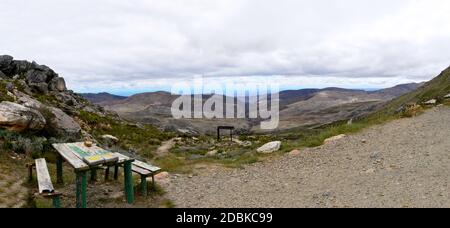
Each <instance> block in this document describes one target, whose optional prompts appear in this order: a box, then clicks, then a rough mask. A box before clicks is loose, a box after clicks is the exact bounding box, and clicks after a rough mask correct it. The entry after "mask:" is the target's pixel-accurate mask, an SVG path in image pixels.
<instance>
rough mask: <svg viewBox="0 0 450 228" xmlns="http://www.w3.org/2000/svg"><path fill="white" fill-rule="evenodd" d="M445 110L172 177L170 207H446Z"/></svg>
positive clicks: (448, 128)
mask: <svg viewBox="0 0 450 228" xmlns="http://www.w3.org/2000/svg"><path fill="white" fill-rule="evenodd" d="M449 136H450V108H448V107H440V108H435V109H432V110H429V111H427V112H426V113H425V114H423V115H421V116H419V117H415V118H411V119H401V120H396V121H393V122H390V123H387V124H385V125H380V126H375V127H372V128H370V129H367V130H364V131H363V132H361V133H358V134H355V135H350V136H348V137H346V138H344V139H341V140H339V141H336V142H332V143H329V144H327V145H324V146H321V147H318V148H311V149H303V150H301V153H300V155H286V156H283V157H280V158H275V159H272V160H270V161H265V162H261V163H256V164H253V165H249V166H247V167H246V168H244V169H234V170H230V169H222V168H215V169H212V170H208V171H204V172H201V173H200V174H199V175H198V176H194V177H192V176H191V178H190V177H188V176H173V177H172V180H171V183H170V184H169V185H168V186H167V192H168V193H167V194H168V197H169V198H170V199H171V200H173V202H174V203H175V205H176V206H177V207H227V208H228V207H232V208H235V207H237V208H241V207H450V197H449V196H450V191H449V190H450V189H449V183H450V176H449V174H450V140H449Z"/></svg>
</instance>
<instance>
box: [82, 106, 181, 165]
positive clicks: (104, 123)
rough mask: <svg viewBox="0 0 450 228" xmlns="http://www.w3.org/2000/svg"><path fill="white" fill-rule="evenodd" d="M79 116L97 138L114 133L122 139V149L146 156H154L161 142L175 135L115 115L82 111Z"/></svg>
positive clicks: (120, 143)
mask: <svg viewBox="0 0 450 228" xmlns="http://www.w3.org/2000/svg"><path fill="white" fill-rule="evenodd" d="M78 118H79V119H80V120H82V121H83V122H84V123H86V124H87V126H88V128H89V129H90V130H89V129H88V130H89V133H90V134H92V136H93V137H94V138H96V139H97V140H102V139H101V136H102V135H113V136H115V137H118V138H119V139H120V141H119V147H120V148H121V149H123V150H132V151H136V152H138V153H139V154H140V155H141V156H143V157H146V158H152V157H153V153H154V151H155V149H156V148H157V147H158V146H159V145H160V144H161V142H162V141H165V140H168V139H170V138H171V137H173V135H172V134H169V133H165V132H162V131H160V130H158V129H157V128H155V127H153V126H150V125H139V124H131V123H128V122H125V121H122V120H118V119H116V118H114V117H113V116H100V115H98V114H96V113H92V112H86V111H80V112H79V114H78ZM104 143H106V142H104Z"/></svg>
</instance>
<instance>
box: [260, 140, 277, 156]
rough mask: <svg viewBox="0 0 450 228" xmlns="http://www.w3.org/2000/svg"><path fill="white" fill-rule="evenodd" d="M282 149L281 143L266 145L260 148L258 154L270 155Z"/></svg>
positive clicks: (275, 142)
mask: <svg viewBox="0 0 450 228" xmlns="http://www.w3.org/2000/svg"><path fill="white" fill-rule="evenodd" d="M280 148H281V142H280V141H274V142H270V143H267V144H265V145H264V146H262V147H260V148H258V149H257V150H256V151H257V152H258V153H262V154H270V153H273V152H276V151H278V150H280Z"/></svg>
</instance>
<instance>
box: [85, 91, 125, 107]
mask: <svg viewBox="0 0 450 228" xmlns="http://www.w3.org/2000/svg"><path fill="white" fill-rule="evenodd" d="M80 95H81V96H83V97H84V98H86V99H87V100H88V101H90V102H92V103H93V104H98V105H109V104H114V103H116V102H120V101H122V100H125V99H127V97H124V96H118V95H113V94H109V93H83V94H80Z"/></svg>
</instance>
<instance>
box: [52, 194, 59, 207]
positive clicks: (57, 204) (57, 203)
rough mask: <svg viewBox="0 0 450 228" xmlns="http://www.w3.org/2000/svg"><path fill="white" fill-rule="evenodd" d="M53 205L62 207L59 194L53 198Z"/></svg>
mask: <svg viewBox="0 0 450 228" xmlns="http://www.w3.org/2000/svg"><path fill="white" fill-rule="evenodd" d="M53 207H54V208H61V198H60V197H59V196H57V197H55V198H53Z"/></svg>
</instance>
